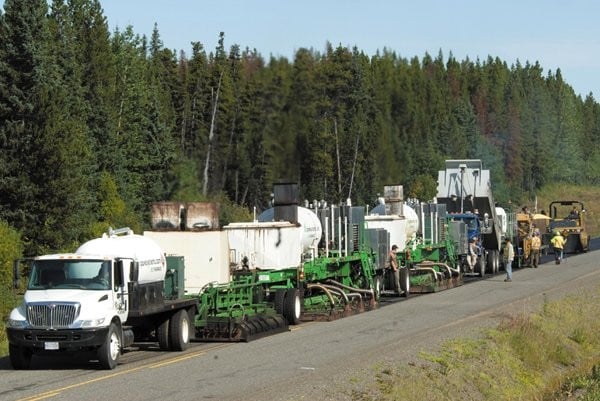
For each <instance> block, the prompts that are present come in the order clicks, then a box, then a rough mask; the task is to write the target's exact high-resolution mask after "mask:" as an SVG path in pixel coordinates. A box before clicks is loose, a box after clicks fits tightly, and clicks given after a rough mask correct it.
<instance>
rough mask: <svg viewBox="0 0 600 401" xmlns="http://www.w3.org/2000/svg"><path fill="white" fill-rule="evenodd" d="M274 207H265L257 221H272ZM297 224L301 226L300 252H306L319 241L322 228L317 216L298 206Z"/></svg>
mask: <svg viewBox="0 0 600 401" xmlns="http://www.w3.org/2000/svg"><path fill="white" fill-rule="evenodd" d="M274 216H275V209H273V208H271V209H267V210H265V211H264V212H262V213H261V214H260V215H259V216H258V221H260V222H268V221H273V218H274ZM298 224H299V225H300V226H301V227H302V239H301V244H302V252H303V253H304V252H308V251H309V250H310V249H312V248H314V247H316V246H317V245H318V244H319V241H321V236H322V235H323V228H322V227H321V221H320V220H319V217H318V216H317V215H316V214H315V213H314V212H313V211H312V210H310V209H307V208H305V207H301V206H298Z"/></svg>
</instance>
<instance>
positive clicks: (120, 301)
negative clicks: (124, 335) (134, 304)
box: [113, 259, 133, 322]
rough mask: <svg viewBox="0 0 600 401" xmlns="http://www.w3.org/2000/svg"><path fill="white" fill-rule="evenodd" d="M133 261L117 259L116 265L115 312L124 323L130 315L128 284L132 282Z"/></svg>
mask: <svg viewBox="0 0 600 401" xmlns="http://www.w3.org/2000/svg"><path fill="white" fill-rule="evenodd" d="M132 270H133V260H131V259H117V260H116V262H115V264H114V275H113V276H114V279H115V281H114V283H115V285H114V287H113V291H114V293H115V298H114V300H115V310H116V311H117V314H118V315H119V318H120V319H121V321H122V322H124V321H126V320H127V315H128V313H129V305H128V299H129V291H128V287H129V285H128V283H129V281H130V275H131V274H132V273H133V271H132Z"/></svg>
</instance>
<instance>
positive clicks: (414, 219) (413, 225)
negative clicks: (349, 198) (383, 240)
mask: <svg viewBox="0 0 600 401" xmlns="http://www.w3.org/2000/svg"><path fill="white" fill-rule="evenodd" d="M403 211H404V215H403V216H398V215H396V214H392V215H385V214H384V215H381V214H370V215H368V216H365V223H366V226H367V228H383V229H385V230H387V232H388V233H389V234H390V246H391V245H397V246H398V247H399V248H400V249H404V247H405V245H406V243H407V242H408V241H409V240H410V239H411V238H412V237H413V236H414V235H415V234H416V233H417V231H418V229H419V217H418V216H417V213H416V212H415V210H414V209H413V208H411V207H410V206H407V205H404V206H403Z"/></svg>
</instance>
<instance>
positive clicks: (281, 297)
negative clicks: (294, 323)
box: [273, 289, 286, 315]
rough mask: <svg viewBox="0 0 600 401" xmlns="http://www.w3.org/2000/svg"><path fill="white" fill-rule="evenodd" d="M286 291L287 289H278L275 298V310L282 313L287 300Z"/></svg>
mask: <svg viewBox="0 0 600 401" xmlns="http://www.w3.org/2000/svg"><path fill="white" fill-rule="evenodd" d="M285 293H286V290H284V289H279V290H277V291H275V300H274V302H273V303H274V306H275V312H277V313H279V314H280V315H283V305H284V302H285Z"/></svg>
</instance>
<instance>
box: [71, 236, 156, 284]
mask: <svg viewBox="0 0 600 401" xmlns="http://www.w3.org/2000/svg"><path fill="white" fill-rule="evenodd" d="M126 230H129V229H126ZM119 234H125V233H119V232H116V231H115V230H111V231H109V233H108V234H106V233H105V234H103V235H102V237H100V238H96V239H93V240H90V241H88V242H86V243H84V244H83V245H81V246H80V247H79V248H77V250H76V251H75V253H76V254H78V255H86V256H91V255H95V256H97V257H101V258H104V259H112V258H115V257H119V258H130V259H133V260H135V261H137V263H138V265H139V272H138V279H137V281H138V282H139V283H146V282H152V281H163V280H164V279H165V272H166V264H167V262H166V259H165V255H164V253H163V251H162V249H161V248H160V247H159V246H158V244H157V243H156V242H154V240H152V239H151V238H149V237H145V236H142V235H137V234H133V231H131V230H129V231H128V232H127V233H126V234H127V235H119Z"/></svg>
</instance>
